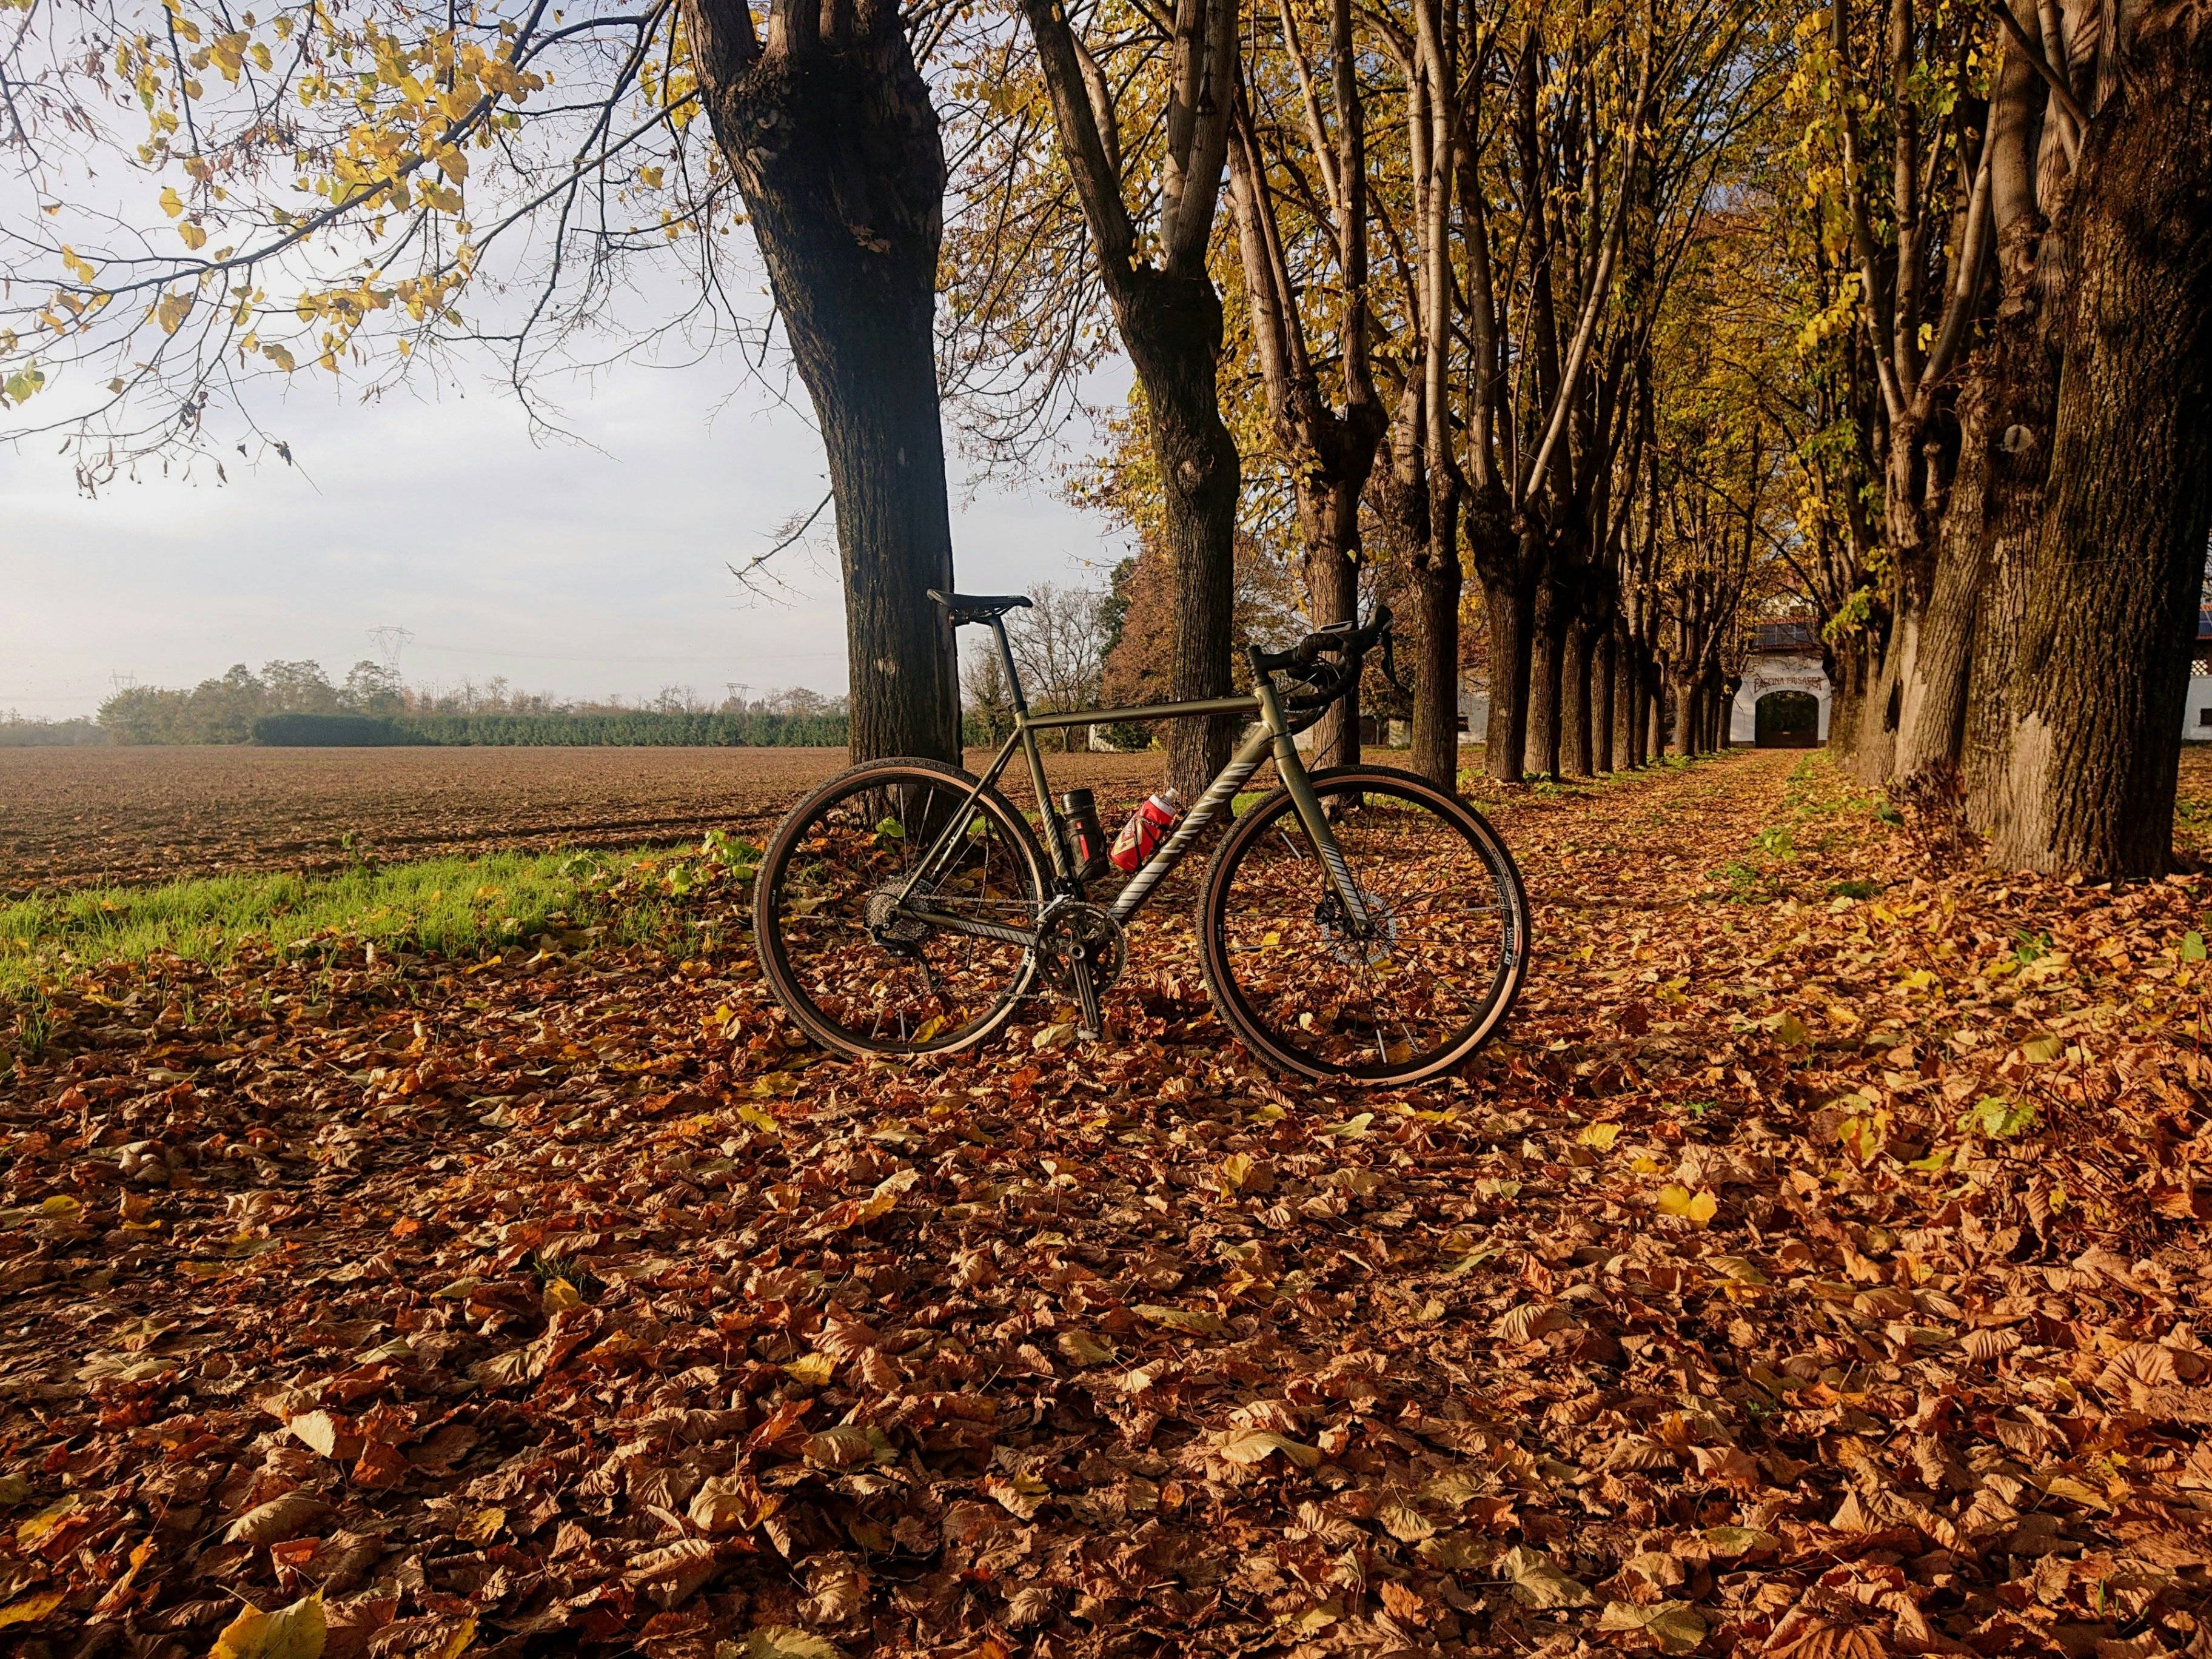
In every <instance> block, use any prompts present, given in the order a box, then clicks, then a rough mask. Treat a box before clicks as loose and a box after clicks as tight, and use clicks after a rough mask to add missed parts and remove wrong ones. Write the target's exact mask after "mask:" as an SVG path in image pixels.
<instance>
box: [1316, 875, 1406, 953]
mask: <svg viewBox="0 0 2212 1659" xmlns="http://www.w3.org/2000/svg"><path fill="white" fill-rule="evenodd" d="M1359 902H1360V904H1361V905H1362V906H1363V907H1364V908H1365V909H1366V912H1367V927H1366V929H1365V931H1364V932H1362V933H1355V932H1354V931H1353V928H1352V921H1351V918H1350V917H1348V916H1346V915H1345V914H1344V906H1343V905H1342V904H1341V903H1340V902H1338V900H1337V896H1336V895H1335V894H1334V893H1331V894H1330V895H1329V896H1328V897H1327V898H1325V899H1323V900H1322V902H1320V903H1319V904H1317V905H1316V906H1315V907H1314V921H1316V923H1317V924H1318V925H1319V926H1320V928H1321V936H1322V939H1325V940H1327V941H1328V952H1329V954H1330V955H1331V956H1333V957H1335V958H1336V959H1337V960H1338V961H1339V962H1341V963H1345V964H1346V965H1347V966H1349V967H1353V968H1359V967H1373V966H1374V965H1376V963H1384V962H1388V961H1389V959H1390V957H1391V955H1392V954H1393V952H1394V951H1395V949H1396V947H1397V944H1398V919H1397V917H1395V915H1392V914H1391V913H1390V907H1389V905H1388V904H1385V903H1384V902H1383V899H1382V896H1380V895H1379V894H1376V893H1370V892H1369V891H1368V890H1366V889H1365V888H1364V887H1363V888H1361V889H1360V890H1359Z"/></svg>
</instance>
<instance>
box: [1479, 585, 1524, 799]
mask: <svg viewBox="0 0 2212 1659" xmlns="http://www.w3.org/2000/svg"><path fill="white" fill-rule="evenodd" d="M1477 568H1478V571H1479V573H1480V574H1481V577H1482V603H1483V611H1484V613H1485V615H1486V617H1487V618H1488V621H1489V623H1490V723H1489V725H1488V726H1486V727H1485V728H1484V732H1483V739H1482V743H1483V750H1482V762H1483V769H1484V770H1485V771H1486V772H1487V773H1488V774H1489V775H1491V776H1492V777H1493V778H1498V779H1501V780H1503V781H1505V782H1508V783H1518V782H1520V781H1521V778H1522V769H1521V763H1522V751H1523V750H1525V748H1526V747H1527V744H1528V679H1529V656H1530V650H1531V645H1532V642H1533V640H1534V634H1535V622H1536V596H1535V595H1534V593H1532V592H1529V591H1528V589H1527V588H1526V587H1525V586H1522V584H1521V583H1520V582H1518V581H1517V580H1514V579H1513V577H1512V576H1511V575H1510V574H1506V573H1501V572H1499V571H1498V568H1497V567H1496V566H1495V565H1494V564H1492V565H1487V566H1480V565H1479V566H1478V567H1477Z"/></svg>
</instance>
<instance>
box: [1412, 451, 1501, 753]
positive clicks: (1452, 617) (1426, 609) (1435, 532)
mask: <svg viewBox="0 0 2212 1659" xmlns="http://www.w3.org/2000/svg"><path fill="white" fill-rule="evenodd" d="M1438 493H1439V494H1440V495H1442V496H1443V499H1442V500H1439V501H1435V502H1433V503H1432V504H1431V507H1430V516H1429V536H1428V539H1427V541H1426V542H1425V544H1423V546H1422V548H1421V550H1420V552H1419V556H1417V557H1416V558H1415V560H1414V562H1413V587H1414V591H1415V592H1416V593H1417V594H1418V595H1419V604H1420V611H1421V647H1420V665H1419V671H1418V672H1417V673H1416V674H1415V675H1414V678H1413V748H1412V751H1411V752H1410V753H1409V754H1408V755H1407V757H1406V763H1407V767H1408V768H1409V769H1412V770H1413V771H1415V772H1418V773H1419V774H1420V775H1422V776H1423V777H1425V778H1426V779H1428V780H1429V781H1431V782H1432V783H1436V784H1438V785H1440V786H1442V787H1444V788H1446V789H1456V788H1458V787H1459V596H1460V587H1461V581H1460V572H1459V513H1458V510H1457V502H1456V501H1455V499H1454V498H1453V497H1452V495H1451V492H1450V491H1449V490H1448V489H1447V490H1444V491H1440V492H1438ZM1492 648H1493V650H1494V649H1495V635H1493V636H1492ZM1496 706H1497V704H1496V693H1495V691H1493V692H1492V708H1495V707H1496Z"/></svg>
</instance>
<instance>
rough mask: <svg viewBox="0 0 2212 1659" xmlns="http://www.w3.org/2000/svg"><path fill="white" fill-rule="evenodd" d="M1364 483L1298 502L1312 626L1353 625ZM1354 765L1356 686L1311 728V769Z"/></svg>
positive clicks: (1342, 485) (1356, 755)
mask: <svg viewBox="0 0 2212 1659" xmlns="http://www.w3.org/2000/svg"><path fill="white" fill-rule="evenodd" d="M1364 483H1365V480H1364V478H1363V479H1361V480H1360V481H1359V482H1358V483H1338V484H1336V485H1334V487H1329V488H1327V489H1322V490H1316V492H1315V494H1316V500H1314V501H1311V502H1310V503H1306V502H1302V503H1301V504H1300V505H1301V511H1300V513H1299V517H1300V519H1301V520H1302V521H1303V522H1304V526H1305V527H1306V532H1307V534H1306V560H1305V566H1306V568H1305V577H1306V600H1307V603H1308V605H1310V608H1311V615H1312V617H1313V624H1314V626H1315V627H1316V628H1326V627H1328V625H1329V624H1330V623H1340V622H1356V621H1358V617H1359V493H1360V489H1361V486H1362V485H1363V484H1364ZM1358 763H1359V682H1358V680H1356V679H1355V680H1353V681H1352V684H1350V685H1349V686H1347V687H1346V689H1345V693H1344V696H1343V698H1342V700H1341V701H1340V702H1334V703H1332V704H1331V705H1330V706H1329V708H1328V711H1327V712H1326V713H1325V714H1322V717H1321V719H1320V720H1319V721H1318V722H1317V723H1316V725H1315V726H1314V744H1313V757H1312V760H1311V762H1310V764H1311V765H1312V766H1313V767H1314V768H1315V769H1320V768H1322V767H1324V766H1356V765H1358Z"/></svg>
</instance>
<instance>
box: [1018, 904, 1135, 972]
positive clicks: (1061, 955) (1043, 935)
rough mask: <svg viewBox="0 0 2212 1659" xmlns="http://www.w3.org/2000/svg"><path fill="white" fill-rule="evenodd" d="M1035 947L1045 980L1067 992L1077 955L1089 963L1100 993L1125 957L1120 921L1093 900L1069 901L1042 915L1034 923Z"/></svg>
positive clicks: (1126, 946)
mask: <svg viewBox="0 0 2212 1659" xmlns="http://www.w3.org/2000/svg"><path fill="white" fill-rule="evenodd" d="M1036 951H1037V961H1038V963H1039V965H1040V966H1041V967H1042V969H1043V970H1044V977H1045V981H1046V983H1048V984H1049V985H1051V986H1052V987H1054V989H1056V990H1060V991H1065V992H1066V993H1068V994H1070V995H1073V994H1074V991H1075V967H1074V964H1075V962H1076V960H1077V958H1078V957H1081V958H1082V960H1083V961H1085V963H1088V965H1089V966H1090V969H1091V986H1092V988H1093V989H1095V990H1096V991H1097V992H1098V993H1099V994H1102V995H1103V994H1104V993H1105V991H1106V988H1107V987H1109V986H1110V985H1112V984H1113V983H1114V981H1115V980H1117V979H1119V978H1120V977H1121V969H1123V968H1124V967H1125V966H1127V963H1128V960H1129V941H1128V938H1127V935H1126V934H1125V933H1122V931H1121V923H1120V922H1118V921H1115V920H1114V917H1113V915H1111V914H1110V913H1109V912H1108V911H1106V910H1104V909H1103V908H1100V907H1099V906H1097V905H1096V904H1071V905H1068V906H1066V908H1062V909H1060V910H1055V911H1054V913H1053V914H1052V915H1048V916H1047V917H1045V918H1043V920H1042V921H1039V922H1038V923H1037V944H1036Z"/></svg>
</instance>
